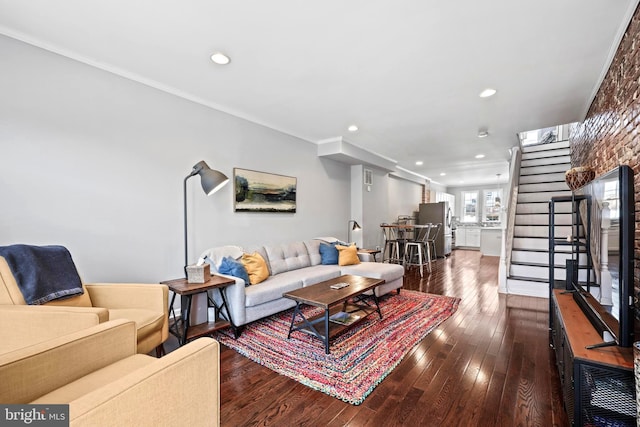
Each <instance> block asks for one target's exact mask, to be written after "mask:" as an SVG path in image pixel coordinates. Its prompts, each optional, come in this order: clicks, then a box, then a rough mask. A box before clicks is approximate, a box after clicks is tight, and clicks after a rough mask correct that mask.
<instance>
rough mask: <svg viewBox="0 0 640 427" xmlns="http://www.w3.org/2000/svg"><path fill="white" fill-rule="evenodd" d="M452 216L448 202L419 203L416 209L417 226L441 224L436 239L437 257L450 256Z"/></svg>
mask: <svg viewBox="0 0 640 427" xmlns="http://www.w3.org/2000/svg"><path fill="white" fill-rule="evenodd" d="M452 215H453V213H452V212H451V208H450V207H449V202H437V203H420V205H419V208H418V224H429V223H431V224H438V223H442V228H441V229H440V233H438V237H437V238H436V255H437V256H439V257H444V256H447V255H449V254H451V219H452Z"/></svg>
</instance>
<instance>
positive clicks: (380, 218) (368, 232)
mask: <svg viewBox="0 0 640 427" xmlns="http://www.w3.org/2000/svg"><path fill="white" fill-rule="evenodd" d="M367 169H370V170H371V172H372V180H373V184H372V185H370V186H365V185H364V184H363V180H362V177H361V179H360V185H361V186H362V188H363V195H362V200H363V202H362V222H363V229H362V231H363V247H365V248H370V249H374V248H376V247H377V246H382V244H383V239H382V230H381V228H380V224H381V223H383V222H387V221H388V220H389V219H388V218H389V215H388V212H389V206H390V205H391V201H390V200H389V193H388V191H387V189H388V186H389V184H388V181H389V175H388V173H387V172H385V171H383V170H381V169H377V168H373V167H367ZM378 260H380V257H378Z"/></svg>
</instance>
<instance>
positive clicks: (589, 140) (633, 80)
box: [569, 8, 640, 338]
mask: <svg viewBox="0 0 640 427" xmlns="http://www.w3.org/2000/svg"><path fill="white" fill-rule="evenodd" d="M639 97H640V8H638V9H636V11H635V13H634V16H633V18H632V20H631V22H630V23H629V26H628V27H627V31H626V33H625V35H624V37H623V38H622V41H621V42H620V46H619V47H618V50H617V52H616V55H615V57H614V59H613V62H612V63H611V66H610V67H609V70H608V72H607V74H606V76H605V78H604V81H603V82H602V84H601V85H600V88H599V89H598V92H597V94H596V97H595V99H594V100H593V103H592V104H591V107H590V108H589V112H588V113H587V117H586V118H585V120H584V121H583V122H582V123H579V124H578V125H576V126H574V127H573V128H572V129H571V132H570V135H569V141H570V144H571V164H572V165H573V166H591V167H593V168H594V169H595V171H596V176H598V175H600V174H602V173H604V172H607V171H608V170H610V169H613V168H614V167H616V166H618V165H623V164H626V165H629V166H631V168H632V169H633V173H634V192H635V202H636V203H635V211H636V215H635V223H636V235H635V254H634V255H635V267H634V277H635V286H636V291H638V290H640V163H639V157H640V99H639ZM636 338H637V337H636Z"/></svg>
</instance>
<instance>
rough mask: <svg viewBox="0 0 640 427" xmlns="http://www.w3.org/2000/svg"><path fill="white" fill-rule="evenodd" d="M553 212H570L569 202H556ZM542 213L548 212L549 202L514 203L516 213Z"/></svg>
mask: <svg viewBox="0 0 640 427" xmlns="http://www.w3.org/2000/svg"><path fill="white" fill-rule="evenodd" d="M555 212H556V214H557V213H571V202H562V203H556V205H555ZM533 213H544V214H547V215H548V214H549V203H518V204H517V205H516V214H533Z"/></svg>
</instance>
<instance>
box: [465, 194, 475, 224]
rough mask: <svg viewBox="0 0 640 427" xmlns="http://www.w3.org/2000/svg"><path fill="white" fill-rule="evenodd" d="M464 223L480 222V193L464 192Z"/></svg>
mask: <svg viewBox="0 0 640 427" xmlns="http://www.w3.org/2000/svg"><path fill="white" fill-rule="evenodd" d="M461 216H462V222H478V192H477V191H463V192H462V215H461Z"/></svg>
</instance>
